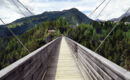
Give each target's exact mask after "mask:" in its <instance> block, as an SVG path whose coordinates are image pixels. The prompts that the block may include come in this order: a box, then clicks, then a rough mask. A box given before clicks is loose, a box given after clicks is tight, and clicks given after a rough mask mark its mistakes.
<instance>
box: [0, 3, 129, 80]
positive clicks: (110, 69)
mask: <svg viewBox="0 0 130 80" xmlns="http://www.w3.org/2000/svg"><path fill="white" fill-rule="evenodd" d="M12 1H13V0H12ZM105 1H106V0H104V1H103V2H102V3H101V4H100V5H99V6H98V7H97V8H96V9H95V10H94V11H93V12H92V13H91V14H90V15H89V16H92V14H94V12H95V11H96V10H97V9H98V8H99V7H100V6H101V5H102V4H103V3H104V2H105ZM110 1H111V0H109V1H108V3H107V4H106V5H105V6H104V8H103V9H102V10H101V12H102V11H103V10H104V9H105V8H106V6H107V5H108V4H109V3H110ZM17 2H19V3H20V4H21V5H22V6H23V7H24V8H25V9H26V10H27V11H28V12H29V13H30V14H32V15H33V13H32V12H31V11H30V10H29V9H28V8H26V7H25V6H24V5H23V4H22V3H21V2H20V1H19V0H17ZM13 4H14V5H15V6H16V7H17V8H18V9H19V11H20V12H21V13H22V14H23V15H24V13H23V12H22V10H21V9H20V8H19V6H18V5H17V4H16V2H15V1H13ZM101 12H100V13H99V14H98V15H97V17H99V16H100V14H101ZM24 16H25V17H26V15H24ZM97 17H96V18H97ZM0 21H2V19H1V18H0ZM2 23H3V24H5V23H4V22H3V21H2ZM114 29H115V27H113V28H112V30H111V31H110V33H109V34H108V35H107V36H106V37H105V39H104V40H103V41H102V43H101V44H100V45H99V46H98V47H97V49H96V50H95V52H96V51H97V50H98V48H99V47H100V46H101V45H102V44H103V42H104V41H105V40H106V39H107V38H108V36H109V35H110V34H111V32H112V31H113V30H114ZM8 30H9V31H10V32H11V33H12V34H13V36H14V37H15V38H16V39H17V40H18V41H19V42H20V44H21V45H22V46H23V47H24V48H25V49H26V50H27V51H28V52H29V53H30V51H29V50H28V49H27V48H26V46H24V44H23V43H22V42H21V41H20V40H19V38H18V37H17V36H16V35H15V34H14V33H13V32H12V31H11V30H10V29H8ZM95 52H94V51H91V50H90V49H88V48H86V47H84V46H82V45H80V44H79V43H77V42H75V41H73V40H71V39H70V38H67V37H58V38H57V39H55V40H53V41H51V42H49V43H47V44H46V45H44V46H42V47H41V48H39V49H37V50H35V51H33V52H32V53H30V54H28V55H27V56H25V57H23V58H21V59H19V60H18V61H16V62H14V63H13V64H11V65H9V66H7V67H6V68H4V69H2V70H1V71H0V80H130V72H129V71H127V70H125V69H123V68H122V67H120V66H118V65H116V64H115V63H113V62H111V61H109V60H108V59H106V58H104V57H102V56H100V55H98V54H97V53H95Z"/></svg>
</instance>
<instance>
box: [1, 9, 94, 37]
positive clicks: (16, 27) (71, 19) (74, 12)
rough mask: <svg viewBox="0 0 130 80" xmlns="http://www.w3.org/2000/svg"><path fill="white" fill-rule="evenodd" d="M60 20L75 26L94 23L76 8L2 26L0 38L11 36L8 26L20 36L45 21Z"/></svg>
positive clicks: (25, 18)
mask: <svg viewBox="0 0 130 80" xmlns="http://www.w3.org/2000/svg"><path fill="white" fill-rule="evenodd" d="M59 18H61V19H64V20H66V21H67V22H68V23H69V24H71V25H73V26H74V25H77V24H80V23H82V22H84V23H86V24H89V23H90V22H91V21H92V20H91V19H89V18H88V17H87V16H86V15H85V14H83V13H82V12H80V11H79V10H78V9H76V8H72V9H69V10H63V11H52V12H44V13H42V14H40V15H34V16H30V17H24V18H21V19H17V20H16V21H14V22H12V23H10V24H8V25H3V26H0V33H1V34H0V37H5V36H10V35H11V34H10V33H9V31H8V30H7V28H5V26H8V27H9V28H10V29H12V31H13V32H15V34H16V35H20V34H22V33H24V32H26V31H27V30H29V29H31V28H33V27H35V25H36V24H37V25H38V24H40V23H41V22H44V21H55V20H57V19H59Z"/></svg>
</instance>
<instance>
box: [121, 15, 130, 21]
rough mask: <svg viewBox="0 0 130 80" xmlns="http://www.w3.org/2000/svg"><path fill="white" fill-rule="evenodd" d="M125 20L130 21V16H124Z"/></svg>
mask: <svg viewBox="0 0 130 80" xmlns="http://www.w3.org/2000/svg"><path fill="white" fill-rule="evenodd" d="M122 21H123V22H130V16H127V17H124V18H122Z"/></svg>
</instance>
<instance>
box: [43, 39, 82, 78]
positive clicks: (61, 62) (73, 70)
mask: <svg viewBox="0 0 130 80" xmlns="http://www.w3.org/2000/svg"><path fill="white" fill-rule="evenodd" d="M50 59H51V60H50V63H49V65H48V70H47V73H46V75H45V78H44V79H43V80H83V77H82V76H81V74H80V72H79V70H78V67H77V65H76V63H75V61H74V59H73V56H72V51H71V50H70V48H69V47H68V44H67V43H66V41H65V39H64V38H62V42H61V47H60V51H59V54H56V55H53V56H52V57H51V58H50Z"/></svg>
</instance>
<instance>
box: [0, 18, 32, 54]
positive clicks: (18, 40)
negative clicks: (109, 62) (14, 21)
mask: <svg viewBox="0 0 130 80" xmlns="http://www.w3.org/2000/svg"><path fill="white" fill-rule="evenodd" d="M0 21H1V22H2V23H3V24H4V25H6V24H5V22H4V21H3V20H2V19H1V18H0ZM6 28H7V29H8V30H9V31H10V33H11V34H12V35H13V36H14V37H15V38H16V39H17V40H18V42H19V43H20V44H21V45H22V46H23V47H24V49H26V50H27V52H28V53H30V51H29V50H28V48H27V47H26V46H24V44H23V43H22V41H21V40H20V39H19V38H18V37H17V36H16V34H15V33H14V32H13V31H12V30H11V29H10V28H8V27H7V26H6Z"/></svg>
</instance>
